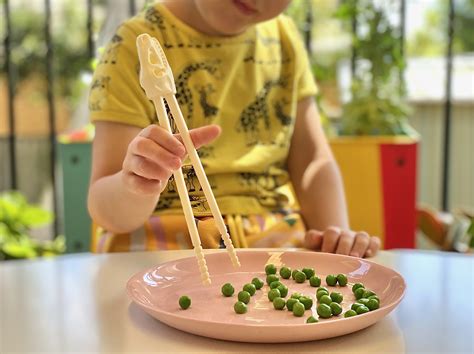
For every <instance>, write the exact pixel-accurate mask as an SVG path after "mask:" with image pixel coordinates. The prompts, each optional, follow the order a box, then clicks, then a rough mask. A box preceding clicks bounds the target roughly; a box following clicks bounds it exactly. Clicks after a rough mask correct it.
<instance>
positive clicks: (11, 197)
mask: <svg viewBox="0 0 474 354" xmlns="http://www.w3.org/2000/svg"><path fill="white" fill-rule="evenodd" d="M52 220H53V214H52V213H50V212H48V211H46V210H43V209H41V208H39V207H37V206H34V205H31V204H28V202H27V200H26V199H25V197H24V196H23V195H22V194H21V193H19V192H15V191H12V192H4V193H1V194H0V260H1V259H13V258H34V257H38V256H50V255H56V254H59V253H63V252H64V251H65V242H64V237H63V236H58V237H56V239H54V240H53V241H47V242H38V241H36V240H33V239H32V238H31V237H30V235H29V234H30V231H31V229H33V228H35V227H38V226H43V225H47V224H49V223H51V222H52Z"/></svg>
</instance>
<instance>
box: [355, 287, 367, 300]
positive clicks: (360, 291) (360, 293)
mask: <svg viewBox="0 0 474 354" xmlns="http://www.w3.org/2000/svg"><path fill="white" fill-rule="evenodd" d="M364 292H365V289H364V288H359V289H356V291H354V296H355V298H356V299H357V300H359V299H362V297H363V296H364Z"/></svg>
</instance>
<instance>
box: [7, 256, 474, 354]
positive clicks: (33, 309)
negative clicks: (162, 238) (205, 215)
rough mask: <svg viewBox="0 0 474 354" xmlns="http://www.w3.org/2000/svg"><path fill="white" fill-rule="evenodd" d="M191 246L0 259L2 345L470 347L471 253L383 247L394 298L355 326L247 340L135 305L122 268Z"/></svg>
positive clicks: (124, 349)
mask: <svg viewBox="0 0 474 354" xmlns="http://www.w3.org/2000/svg"><path fill="white" fill-rule="evenodd" d="M192 254H193V253H192V252H191V251H163V252H153V253H141V252H140V253H127V254H109V255H92V254H80V255H67V256H62V257H58V258H56V259H51V260H38V261H9V262H3V263H0V353H2V354H3V353H12V352H19V353H31V352H45V353H58V352H68V353H69V352H100V353H111V352H117V353H134V352H154V353H176V352H195V353H204V352H206V353H243V352H245V353H249V352H262V353H309V352H318V351H321V352H325V353H334V352H340V353H347V352H352V353H354V352H360V353H367V352H376V353H388V352H394V353H402V352H409V353H413V352H424V353H435V352H437V353H461V352H463V353H464V352H465V353H473V351H474V342H473V341H474V339H473V338H474V331H473V330H474V328H473V322H474V320H473V317H474V296H473V295H474V291H473V286H474V275H473V268H474V257H473V256H466V255H457V254H448V253H440V252H421V251H390V252H382V253H380V254H379V255H378V256H377V257H376V258H374V260H375V261H376V262H378V263H381V264H384V265H386V266H389V267H391V268H393V269H395V270H397V271H398V272H400V273H401V274H402V275H403V276H404V277H405V279H406V281H407V284H408V289H407V293H406V297H405V299H404V300H403V301H402V303H401V304H400V306H399V307H398V308H397V309H395V310H394V312H392V313H391V314H390V315H389V316H388V317H386V318H385V319H383V320H382V321H381V322H379V323H377V324H375V325H374V326H371V327H369V328H367V329H365V330H362V331H359V332H357V333H353V334H349V335H346V336H343V337H339V338H333V339H329V340H323V341H318V342H306V343H297V344H278V345H268V344H247V343H235V342H225V341H218V340H213V339H208V338H204V337H198V336H194V335H191V334H187V333H184V332H181V331H178V330H175V329H173V328H170V327H167V326H166V325H163V324H161V323H160V322H158V321H156V320H155V319H153V318H151V317H150V316H148V315H147V314H145V313H144V312H142V311H141V310H140V309H139V308H138V307H137V306H135V305H132V304H131V303H130V301H129V299H128V298H127V296H126V294H125V283H126V281H127V280H128V278H129V277H130V276H131V275H132V274H134V273H136V272H137V271H140V270H142V269H146V268H149V267H152V266H154V265H156V264H157V263H161V262H164V261H168V260H172V259H176V258H181V257H186V256H191V255H192Z"/></svg>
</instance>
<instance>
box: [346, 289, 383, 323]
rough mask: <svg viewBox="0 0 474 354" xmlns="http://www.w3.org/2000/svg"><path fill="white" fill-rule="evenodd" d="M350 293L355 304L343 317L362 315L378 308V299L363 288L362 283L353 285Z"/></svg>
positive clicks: (371, 292)
mask: <svg viewBox="0 0 474 354" xmlns="http://www.w3.org/2000/svg"><path fill="white" fill-rule="evenodd" d="M352 293H353V294H354V296H355V298H356V300H357V301H356V302H355V303H353V304H352V306H351V309H350V310H348V311H346V312H345V313H344V317H352V316H356V315H362V314H364V313H367V312H369V311H374V310H377V309H378V308H379V307H380V299H379V297H378V296H377V294H375V293H374V292H373V291H371V290H368V289H366V288H365V286H364V284H362V283H355V284H354V285H353V286H352Z"/></svg>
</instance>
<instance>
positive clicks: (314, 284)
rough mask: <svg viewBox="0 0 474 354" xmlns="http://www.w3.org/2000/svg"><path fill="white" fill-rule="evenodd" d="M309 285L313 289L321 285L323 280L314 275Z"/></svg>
mask: <svg viewBox="0 0 474 354" xmlns="http://www.w3.org/2000/svg"><path fill="white" fill-rule="evenodd" d="M309 285H311V286H312V287H314V288H315V287H317V286H320V285H321V278H319V277H317V276H316V275H313V276H312V277H311V278H309Z"/></svg>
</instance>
